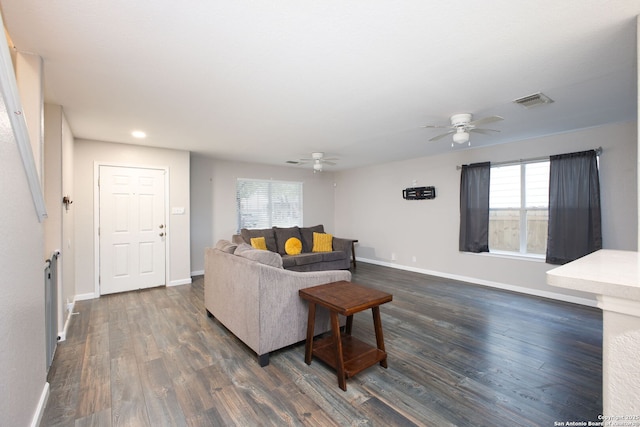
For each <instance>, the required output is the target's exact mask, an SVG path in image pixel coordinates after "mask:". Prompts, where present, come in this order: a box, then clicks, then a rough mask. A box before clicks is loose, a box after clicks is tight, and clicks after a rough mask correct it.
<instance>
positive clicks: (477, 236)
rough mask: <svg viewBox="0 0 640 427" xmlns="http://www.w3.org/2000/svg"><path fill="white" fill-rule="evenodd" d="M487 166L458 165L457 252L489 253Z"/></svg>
mask: <svg viewBox="0 0 640 427" xmlns="http://www.w3.org/2000/svg"><path fill="white" fill-rule="evenodd" d="M490 175H491V163H489V162H485V163H474V164H471V165H463V166H462V174H461V175H460V251H462V252H489V178H490Z"/></svg>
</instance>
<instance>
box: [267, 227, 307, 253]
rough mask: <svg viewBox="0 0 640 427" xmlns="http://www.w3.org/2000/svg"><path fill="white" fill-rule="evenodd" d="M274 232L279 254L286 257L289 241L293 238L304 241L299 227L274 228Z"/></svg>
mask: <svg viewBox="0 0 640 427" xmlns="http://www.w3.org/2000/svg"><path fill="white" fill-rule="evenodd" d="M273 232H274V234H275V237H276V248H277V252H278V253H279V254H280V255H285V254H286V253H287V250H286V245H287V240H289V239H290V238H292V237H295V238H296V239H300V240H302V237H301V236H300V229H299V228H298V227H286V228H284V227H273Z"/></svg>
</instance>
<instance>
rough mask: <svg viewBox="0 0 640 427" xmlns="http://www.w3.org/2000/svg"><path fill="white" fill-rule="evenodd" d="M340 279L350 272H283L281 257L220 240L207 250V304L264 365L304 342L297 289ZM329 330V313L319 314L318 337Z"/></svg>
mask: <svg viewBox="0 0 640 427" xmlns="http://www.w3.org/2000/svg"><path fill="white" fill-rule="evenodd" d="M340 280H346V281H350V280H351V272H349V271H336V270H330V271H311V272H298V271H290V270H285V269H284V268H282V257H281V256H280V255H279V254H277V253H274V252H270V251H265V250H258V249H253V248H251V247H250V246H249V245H247V244H240V245H237V244H234V243H231V242H229V241H226V240H221V241H219V242H218V243H217V244H216V247H215V248H207V249H206V251H205V273H204V304H205V308H206V310H207V314H208V315H209V316H210V317H215V318H216V319H217V320H218V321H219V322H220V323H222V324H223V325H224V326H225V327H226V328H227V329H228V330H229V331H231V332H232V333H233V334H234V335H235V336H236V337H238V338H239V339H240V340H241V341H242V342H244V343H245V344H246V345H247V346H248V347H249V348H250V349H251V350H253V351H254V352H255V353H256V354H257V355H258V362H259V363H260V366H266V365H267V364H268V363H269V353H270V352H272V351H274V350H278V349H280V348H283V347H287V346H289V345H291V344H295V343H298V342H300V341H304V340H305V338H306V332H307V318H308V304H307V303H306V301H304V300H302V298H300V296H299V295H298V290H299V289H303V288H308V287H310V286H315V285H321V284H324V283H330V282H336V281H340ZM343 320H344V319H343ZM342 323H344V321H343V322H342ZM329 329H330V322H329V314H328V311H327V310H317V311H316V323H315V332H316V334H320V333H323V332H326V331H328V330H329ZM301 357H303V355H302V354H301Z"/></svg>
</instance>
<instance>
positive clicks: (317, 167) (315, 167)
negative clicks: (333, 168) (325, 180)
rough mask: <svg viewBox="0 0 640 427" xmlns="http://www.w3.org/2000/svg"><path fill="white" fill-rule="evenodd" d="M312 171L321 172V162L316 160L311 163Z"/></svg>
mask: <svg viewBox="0 0 640 427" xmlns="http://www.w3.org/2000/svg"><path fill="white" fill-rule="evenodd" d="M313 171H314V172H322V163H320V162H317V163H314V164H313Z"/></svg>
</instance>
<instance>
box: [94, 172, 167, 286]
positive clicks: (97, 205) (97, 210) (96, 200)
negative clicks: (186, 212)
mask: <svg viewBox="0 0 640 427" xmlns="http://www.w3.org/2000/svg"><path fill="white" fill-rule="evenodd" d="M100 166H113V167H122V168H136V169H158V170H163V171H164V196H165V197H164V215H165V218H167V220H166V221H165V224H166V229H167V234H168V233H171V227H170V226H171V224H169V219H170V216H169V206H170V204H169V167H168V166H155V165H147V164H140V163H119V162H100V161H94V162H93V274H94V297H95V298H100V234H99V228H100V221H99V218H100V188H99V187H98V180H99V178H100ZM167 237H168V238H167V239H166V240H165V263H164V264H165V271H164V274H165V278H164V281H165V286H167V285H168V284H169V282H170V280H169V278H170V277H171V276H170V274H169V273H170V265H171V250H170V249H171V236H170V235H169V236H167Z"/></svg>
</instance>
